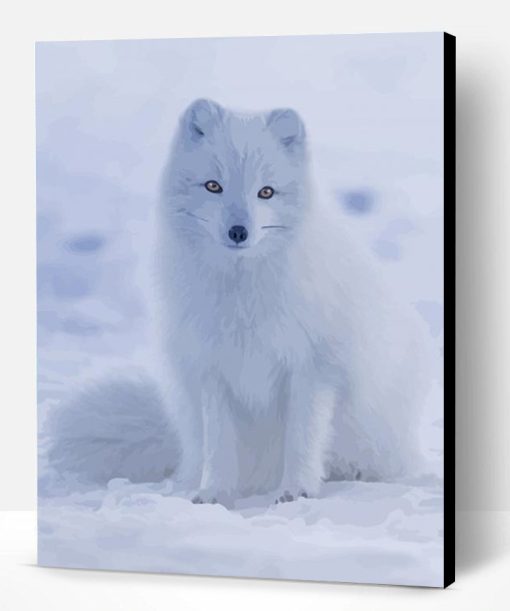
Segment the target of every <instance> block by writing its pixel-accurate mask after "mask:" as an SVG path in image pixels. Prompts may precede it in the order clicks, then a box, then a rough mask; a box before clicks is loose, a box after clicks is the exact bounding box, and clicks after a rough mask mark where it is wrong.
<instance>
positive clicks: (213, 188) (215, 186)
mask: <svg viewBox="0 0 510 611" xmlns="http://www.w3.org/2000/svg"><path fill="white" fill-rule="evenodd" d="M204 187H205V188H206V189H207V190H208V191H210V192H211V193H221V192H222V191H223V189H222V187H221V185H220V183H219V182H216V181H215V180H208V181H207V182H206V183H205V185H204Z"/></svg>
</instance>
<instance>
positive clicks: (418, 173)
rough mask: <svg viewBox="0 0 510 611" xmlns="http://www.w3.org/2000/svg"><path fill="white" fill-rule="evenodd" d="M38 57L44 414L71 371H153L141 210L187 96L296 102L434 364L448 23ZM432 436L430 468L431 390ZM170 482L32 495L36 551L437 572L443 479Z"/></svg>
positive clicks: (108, 47)
mask: <svg viewBox="0 0 510 611" xmlns="http://www.w3.org/2000/svg"><path fill="white" fill-rule="evenodd" d="M36 60H37V205H38V326H39V335H38V375H39V378H38V390H39V416H40V420H39V421H40V423H41V424H44V421H45V416H46V414H47V412H49V411H51V409H52V408H53V407H54V406H57V405H58V404H59V402H60V401H61V400H62V399H63V398H65V397H66V396H68V395H69V394H71V393H72V392H73V391H75V389H76V388H77V386H78V385H79V381H80V380H81V378H83V377H88V376H91V375H92V376H93V375H94V374H97V373H102V372H108V371H109V370H111V369H112V368H117V367H119V366H120V367H121V368H122V367H123V366H128V365H131V364H137V363H143V364H144V365H145V366H149V367H150V359H151V356H150V352H149V345H150V341H149V339H150V308H149V303H148V301H149V300H148V299H147V295H148V287H149V285H150V272H149V270H150V265H149V263H150V255H151V223H150V218H151V214H152V211H153V209H154V206H155V203H156V201H157V197H158V183H159V177H160V173H161V170H162V166H163V164H164V162H165V158H166V154H167V151H168V149H169V144H170V139H171V137H172V134H173V131H174V128H175V126H176V122H177V118H178V116H179V114H180V113H181V112H182V111H183V109H184V108H185V107H186V106H187V105H188V104H189V103H190V102H191V101H192V100H193V99H195V98H198V97H210V98H212V99H214V100H216V101H218V102H219V103H220V104H222V105H224V106H227V107H233V108H235V109H240V110H248V111H249V110H253V111H260V110H269V109H272V108H275V107H282V106H290V107H293V108H295V109H296V110H297V111H298V112H299V113H300V114H301V116H302V117H303V120H304V122H305V124H306V127H307V131H308V134H309V138H310V146H311V152H312V157H313V163H314V171H313V176H314V180H315V184H316V188H317V192H318V196H319V197H323V198H327V201H328V202H329V203H330V205H331V206H332V207H335V208H337V209H338V210H339V211H340V213H341V214H342V215H343V218H344V222H345V223H346V224H348V225H349V227H350V229H351V231H352V232H353V233H356V234H357V235H358V238H359V240H361V241H363V242H364V243H365V244H366V245H367V246H368V248H369V249H371V250H372V251H373V253H374V254H375V256H376V257H378V258H379V259H380V260H381V261H382V262H383V264H384V265H383V269H384V273H385V274H386V275H387V278H388V281H389V282H390V283H393V286H394V287H395V290H396V292H397V293H399V295H400V297H401V298H402V299H403V300H404V301H406V302H407V303H410V304H411V305H412V307H415V308H416V309H417V310H418V312H419V313H420V315H421V316H422V317H423V318H424V320H425V321H426V323H427V325H428V328H429V330H430V338H431V341H432V342H434V343H435V345H436V348H437V351H438V352H437V354H438V365H439V361H440V351H441V348H442V342H443V294H442V285H443V275H442V274H443V269H442V268H443V252H442V234H443V232H442V223H443V201H442V186H443V182H442V180H443V175H442V167H443V166H442V163H443V159H442V145H443V142H442V133H443V124H442V109H443V98H442V94H443V91H442V82H443V72H442V60H443V57H442V34H398V35H396V34H392V35H351V36H334V37H333V36H323V37H317V36H315V37H290V38H247V39H242V38H239V39H200V40H184V39H183V40H168V41H164V40H161V41H118V42H86V43H84V42H81V43H41V44H39V45H38V47H37V53H36ZM424 431H425V443H426V444H427V448H428V450H429V453H430V455H431V456H432V457H435V458H436V459H437V460H438V462H439V465H440V463H441V453H442V392H441V389H440V384H439V385H438V386H437V388H436V391H435V394H434V393H433V394H432V396H431V398H430V405H429V406H428V424H427V426H426V427H425V429H424ZM43 475H44V473H43ZM165 486H166V484H161V485H159V487H158V486H154V485H143V484H139V485H132V484H129V483H128V482H118V481H113V482H111V484H110V485H109V486H108V488H107V489H102V488H101V489H100V488H98V489H97V490H95V491H91V490H88V491H86V492H83V496H80V495H79V494H74V495H73V496H72V497H71V496H70V497H69V498H67V499H66V500H63V499H62V498H57V499H56V500H55V499H53V500H51V499H47V500H44V501H43V500H41V503H44V506H42V505H41V508H42V511H41V514H40V515H42V516H43V518H42V522H40V535H41V537H42V538H41V540H40V543H41V542H42V543H41V547H40V549H42V550H43V551H44V552H45V553H46V554H49V556H48V557H49V558H50V560H48V562H50V563H51V561H52V560H51V558H53V557H54V558H56V560H53V561H56V562H57V563H60V564H62V563H63V564H66V565H68V566H73V565H81V566H83V563H85V565H86V566H96V567H98V568H100V567H104V568H112V567H114V568H115V567H117V568H118V567H122V566H128V567H130V568H141V569H144V570H174V571H184V572H186V570H187V568H188V569H189V566H192V569H193V570H192V572H196V571H198V572H200V571H201V572H206V573H211V572H218V573H220V574H240V575H242V574H249V575H261V576H264V575H266V576H267V575H269V576H274V577H278V576H280V577H286V576H287V577H293V578H295V577H296V576H298V577H302V578H314V575H315V576H319V577H318V578H321V579H324V578H325V576H326V577H327V576H328V575H331V578H333V579H334V578H338V575H340V576H341V578H342V579H345V580H353V581H356V580H361V581H379V582H381V581H382V582H390V583H394V582H395V581H398V582H399V583H425V584H427V585H438V584H440V583H441V582H442V574H441V570H442V527H443V524H442V499H441V486H440V484H438V483H437V482H436V483H435V484H433V485H424V486H422V487H415V486H409V487H406V486H400V485H389V484H383V483H378V484H375V483H374V484H366V483H363V482H343V483H342V482H336V483H330V484H328V488H327V490H326V492H325V496H324V498H321V499H301V500H300V501H299V502H298V503H290V504H288V507H287V506H285V507H283V506H279V507H278V508H277V509H274V508H271V507H270V508H269V509H267V504H265V505H264V504H262V505H260V506H257V507H250V506H244V505H243V504H242V503H241V505H240V506H239V507H237V509H236V512H228V511H227V510H226V509H225V508H223V507H219V506H207V507H199V506H192V505H191V504H190V503H189V502H187V501H184V500H183V499H177V498H173V497H168V496H167V494H168V491H169V490H168V489H167V488H165ZM47 490H48V483H47V482H46V483H44V477H43V484H42V485H41V487H40V492H41V491H43V492H46V491H47ZM261 507H262V509H261ZM266 509H267V511H266ZM204 512H205V513H204ZM216 530H218V532H220V533H222V534H221V536H218V537H216V538H214V539H211V538H210V537H211V536H213V534H214V532H216ZM201 536H203V538H202V539H201V538H200V537H201ZM197 537H198V539H197ZM165 541H166V543H165ZM176 541H177V542H180V543H176ZM160 542H163V543H162V546H159V544H160ZM275 542H277V543H278V549H279V550H285V549H287V547H288V546H290V547H289V549H292V550H293V551H292V554H293V556H292V558H293V560H292V561H290V560H289V559H288V558H286V557H285V556H284V555H283V556H282V555H281V556H279V557H278V556H275V555H274V553H273V552H274V550H275V547H274V545H275ZM179 546H181V547H179ZM190 550H191V551H190ZM193 550H195V552H193ZM197 550H199V551H197ZM268 550H269V552H268ZM52 554H53V556H52ZM310 554H311V555H312V557H313V561H311V560H310V557H311V556H310ZM381 558H382V559H383V561H382V562H381ZM240 559H242V562H241V561H240ZM80 563H81V564H80ZM328 571H329V572H328Z"/></svg>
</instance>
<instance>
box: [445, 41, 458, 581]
mask: <svg viewBox="0 0 510 611" xmlns="http://www.w3.org/2000/svg"><path fill="white" fill-rule="evenodd" d="M443 45H444V47H443V51H444V53H443V62H444V64H443V65H444V75H443V77H444V92H443V105H444V106H443V130H444V131H443V134H444V159H443V164H444V165H443V170H444V175H443V190H444V191H443V193H444V199H443V206H444V233H443V240H444V465H443V467H444V551H443V553H444V575H443V587H444V588H447V587H448V586H449V585H450V584H452V583H453V582H454V581H455V216H456V215H455V207H456V201H455V95H456V86H455V75H456V66H455V58H456V38H455V36H453V35H452V34H448V33H446V32H445V33H444V34H443Z"/></svg>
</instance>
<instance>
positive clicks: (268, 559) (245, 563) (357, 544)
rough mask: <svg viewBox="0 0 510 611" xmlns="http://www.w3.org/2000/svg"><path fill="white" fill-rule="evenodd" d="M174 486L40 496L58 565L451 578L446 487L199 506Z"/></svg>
mask: <svg viewBox="0 0 510 611" xmlns="http://www.w3.org/2000/svg"><path fill="white" fill-rule="evenodd" d="M171 493H172V484H171V482H170V481H166V482H162V483H160V484H138V485H136V484H131V483H129V481H128V480H122V479H115V480H111V481H110V482H109V484H108V487H107V488H102V489H96V490H93V491H89V492H82V493H73V494H70V495H68V496H65V497H56V498H50V499H44V500H41V503H40V507H39V562H40V563H41V564H43V565H47V566H67V567H75V568H96V569H117V570H118V569H121V570H137V571H154V572H171V573H194V574H207V575H228V576H237V577H267V578H280V579H305V580H319V581H352V582H369V583H370V582H371V583H389V584H391V583H401V584H406V585H415V584H417V583H418V584H420V585H425V586H438V585H441V582H442V512H441V507H442V500H441V488H440V486H437V485H436V486H425V487H424V486H422V487H413V486H405V485H398V484H383V483H370V484H368V483H363V482H329V483H328V484H326V486H325V489H324V492H323V494H322V495H321V497H320V498H318V499H304V498H301V499H299V500H298V501H296V502H293V503H285V504H278V505H275V504H273V503H272V502H273V499H272V498H271V497H265V498H264V497H256V498H252V499H244V500H243V501H238V503H237V504H236V507H235V508H234V509H232V510H228V509H226V508H225V507H223V506H222V505H209V504H207V505H195V504H193V503H191V502H190V501H189V500H187V499H184V498H179V497H176V496H171Z"/></svg>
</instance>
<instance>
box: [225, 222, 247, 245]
mask: <svg viewBox="0 0 510 611" xmlns="http://www.w3.org/2000/svg"><path fill="white" fill-rule="evenodd" d="M228 237H229V238H230V239H231V240H232V241H233V242H235V243H236V244H239V242H244V241H245V240H246V238H247V237H248V230H247V229H246V227H243V226H242V225H234V226H232V227H231V228H230V229H229V230H228Z"/></svg>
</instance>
